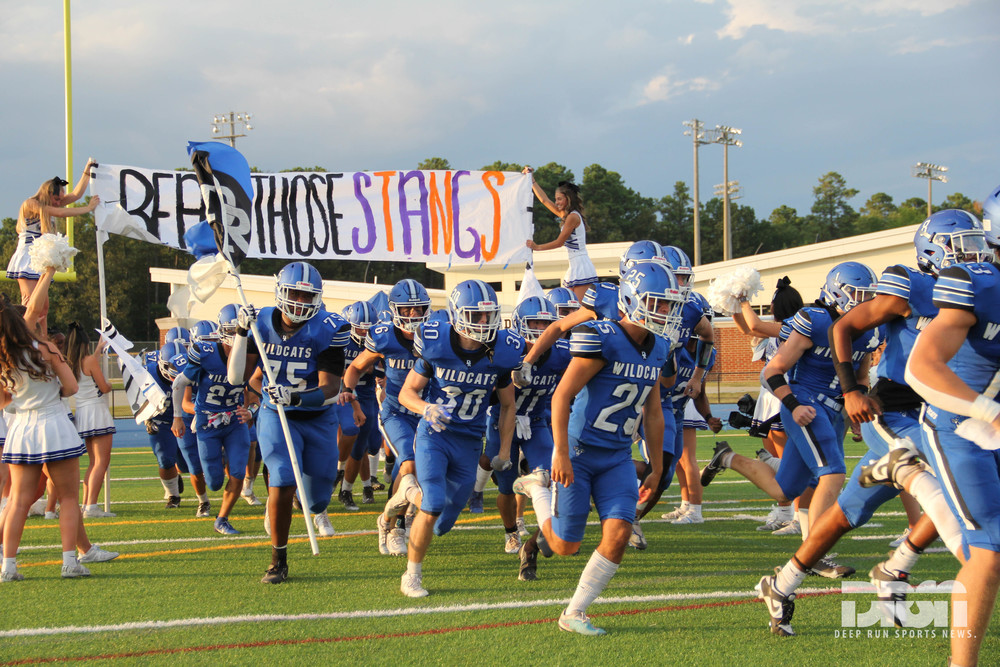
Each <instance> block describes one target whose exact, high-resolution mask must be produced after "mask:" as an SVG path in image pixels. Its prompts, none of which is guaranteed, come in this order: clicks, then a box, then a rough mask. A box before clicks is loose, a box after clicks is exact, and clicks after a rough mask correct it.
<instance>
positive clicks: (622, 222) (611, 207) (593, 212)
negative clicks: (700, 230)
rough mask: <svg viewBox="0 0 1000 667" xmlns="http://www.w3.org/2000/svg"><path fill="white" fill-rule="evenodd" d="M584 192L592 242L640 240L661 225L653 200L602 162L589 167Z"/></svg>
mask: <svg viewBox="0 0 1000 667" xmlns="http://www.w3.org/2000/svg"><path fill="white" fill-rule="evenodd" d="M581 192H582V194H583V196H584V201H585V206H586V218H587V222H588V224H589V226H590V229H589V230H588V232H587V240H588V242H594V243H603V242H612V241H638V240H640V239H645V238H649V237H650V232H654V231H655V228H656V227H657V223H658V219H657V216H656V206H655V203H654V202H653V200H652V199H649V198H648V197H643V196H642V195H640V194H639V193H638V192H636V191H635V190H632V189H631V188H629V187H628V186H626V185H625V182H624V181H623V180H622V177H621V174H619V173H618V172H614V171H608V170H607V169H605V168H604V167H602V166H601V165H599V164H592V165H590V166H589V167H586V168H585V169H584V170H583V186H582V188H581Z"/></svg>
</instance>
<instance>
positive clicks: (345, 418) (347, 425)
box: [333, 403, 361, 436]
mask: <svg viewBox="0 0 1000 667" xmlns="http://www.w3.org/2000/svg"><path fill="white" fill-rule="evenodd" d="M333 409H334V410H336V411H337V421H338V422H339V423H340V432H341V433H343V434H344V435H346V436H352V435H357V434H358V431H359V430H360V429H361V427H360V426H358V425H357V424H355V423H354V407H353V406H352V405H351V404H350V403H348V404H346V405H339V404H338V405H335V406H333Z"/></svg>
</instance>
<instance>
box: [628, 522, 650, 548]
mask: <svg viewBox="0 0 1000 667" xmlns="http://www.w3.org/2000/svg"><path fill="white" fill-rule="evenodd" d="M628 545H629V546H630V547H632V548H634V549H638V550H639V551H645V549H646V547H647V546H648V545H647V544H646V536H645V535H643V534H642V526H640V525H639V522H638V521H636V522H635V523H633V524H632V536H631V537H630V538H628Z"/></svg>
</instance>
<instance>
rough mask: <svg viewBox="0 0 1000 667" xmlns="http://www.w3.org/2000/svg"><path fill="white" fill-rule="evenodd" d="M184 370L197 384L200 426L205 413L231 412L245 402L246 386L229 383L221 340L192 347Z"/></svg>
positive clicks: (197, 410) (195, 402)
mask: <svg viewBox="0 0 1000 667" xmlns="http://www.w3.org/2000/svg"><path fill="white" fill-rule="evenodd" d="M183 373H184V375H185V377H187V378H188V379H189V380H191V381H192V382H193V383H194V385H195V386H194V387H193V392H194V407H195V412H196V413H197V415H196V416H197V417H199V420H198V424H199V426H200V425H201V423H202V421H201V413H202V412H231V411H233V410H235V409H236V407H237V406H238V405H240V404H242V403H243V385H239V386H233V385H231V384H229V380H228V379H227V373H226V360H225V359H224V358H223V357H222V350H221V349H220V344H219V343H216V342H214V341H213V342H201V343H193V344H192V345H191V347H190V348H188V359H187V364H185V366H184V368H183Z"/></svg>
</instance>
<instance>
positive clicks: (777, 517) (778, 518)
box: [757, 505, 794, 533]
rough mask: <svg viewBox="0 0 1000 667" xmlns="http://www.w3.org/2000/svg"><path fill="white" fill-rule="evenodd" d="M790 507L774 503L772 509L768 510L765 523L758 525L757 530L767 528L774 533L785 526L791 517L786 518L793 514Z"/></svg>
mask: <svg viewBox="0 0 1000 667" xmlns="http://www.w3.org/2000/svg"><path fill="white" fill-rule="evenodd" d="M789 509H790V508H784V507H782V506H781V505H772V506H771V511H770V512H768V514H767V516H766V517H765V518H764V524H763V525H761V526H757V530H760V531H765V530H766V531H768V532H771V533H773V532H774V531H776V530H778V529H780V528H784V527H785V526H786V525H787V524H788V522H789V521H790V519H786V518H785V517H786V516H789V515H790V514H791V512H790V511H789ZM793 516H794V515H793Z"/></svg>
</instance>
